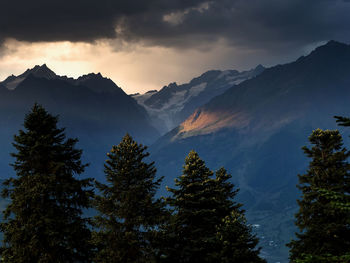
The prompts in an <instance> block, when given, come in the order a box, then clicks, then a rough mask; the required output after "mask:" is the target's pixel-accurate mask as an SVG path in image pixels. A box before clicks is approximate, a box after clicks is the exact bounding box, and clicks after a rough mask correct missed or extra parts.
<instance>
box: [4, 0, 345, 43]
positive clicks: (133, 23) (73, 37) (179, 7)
mask: <svg viewBox="0 0 350 263" xmlns="http://www.w3.org/2000/svg"><path fill="white" fill-rule="evenodd" d="M349 13H350V2H349V0H307V1H305V0H214V1H200V0H171V1H164V0H138V1H136V0H134V1H132V0H129V1H126V0H125V1H120V0H119V1H117V0H100V1H92V0H75V1H74V0H73V1H72V0H69V1H68V0H60V1H57V0H51V1H48V0H45V1H44V0H35V1H33V0H32V1H30V0H5V2H2V3H1V8H0V42H1V40H3V39H6V38H15V39H17V40H24V41H31V42H35V41H57V40H69V41H87V42H91V41H94V40H98V39H101V38H110V39H120V40H126V41H142V42H143V43H148V44H149V45H160V46H172V47H196V46H200V45H203V44H205V43H211V42H215V41H217V40H219V39H224V40H226V41H227V42H228V43H230V44H232V45H235V46H245V47H248V48H259V47H261V48H266V47H270V48H271V47H274V48H276V47H279V46H284V47H286V46H288V45H295V44H296V45H303V44H306V43H312V42H317V41H322V40H327V39H338V40H343V41H349V40H350V38H349V36H350V34H349V33H350V32H349V31H350V16H349V15H348V14H349ZM116 29H117V30H116Z"/></svg>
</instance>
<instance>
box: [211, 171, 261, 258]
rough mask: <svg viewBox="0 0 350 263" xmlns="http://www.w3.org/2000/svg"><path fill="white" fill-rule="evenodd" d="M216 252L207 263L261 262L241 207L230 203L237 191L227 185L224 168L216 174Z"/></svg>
mask: <svg viewBox="0 0 350 263" xmlns="http://www.w3.org/2000/svg"><path fill="white" fill-rule="evenodd" d="M215 179H216V185H217V186H216V189H217V190H216V198H215V199H216V200H217V205H216V211H217V216H218V219H217V220H218V221H219V220H221V222H218V223H217V225H216V230H217V232H216V249H215V251H214V253H213V254H212V255H211V262H222V263H234V262H246V263H253V262H265V260H263V259H262V258H260V257H259V253H260V248H257V245H258V242H259V240H258V238H257V237H256V236H255V235H253V234H252V229H251V227H250V226H249V225H248V224H247V220H246V218H245V215H244V213H245V211H244V210H243V209H241V207H242V204H240V203H237V202H235V201H234V198H235V196H236V195H237V193H238V191H239V189H236V190H234V185H233V184H232V183H231V182H229V180H230V179H231V175H230V174H228V173H227V171H226V170H225V169H224V168H220V169H219V170H218V171H217V172H216V178H215Z"/></svg>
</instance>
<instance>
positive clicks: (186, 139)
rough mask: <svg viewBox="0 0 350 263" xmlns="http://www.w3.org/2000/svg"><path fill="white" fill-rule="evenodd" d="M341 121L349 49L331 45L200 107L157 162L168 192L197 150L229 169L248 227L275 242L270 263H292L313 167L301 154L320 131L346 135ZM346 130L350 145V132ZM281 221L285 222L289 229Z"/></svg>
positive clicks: (347, 110)
mask: <svg viewBox="0 0 350 263" xmlns="http://www.w3.org/2000/svg"><path fill="white" fill-rule="evenodd" d="M334 115H344V116H350V46H349V45H346V44H342V43H338V42H335V41H330V42H329V43H327V44H326V45H324V46H321V47H319V48H317V49H316V50H314V51H313V52H311V53H310V54H309V55H308V56H305V57H301V58H299V59H298V60H296V61H295V62H293V63H289V64H285V65H278V66H275V67H272V68H268V69H265V70H264V72H262V73H261V74H260V75H258V76H256V77H254V78H251V79H249V80H246V81H244V82H242V83H240V84H238V85H236V86H234V87H232V88H230V89H228V90H227V91H226V92H224V93H223V94H222V95H219V96H217V97H215V98H213V99H212V100H211V101H210V102H208V103H207V104H205V105H204V106H201V107H199V108H198V109H196V110H195V111H194V112H193V113H192V115H190V117H188V118H187V119H186V120H185V121H184V122H182V123H181V124H180V125H179V126H178V127H177V128H175V129H173V130H172V131H170V132H169V133H167V134H165V135H164V136H163V137H162V138H160V139H159V140H158V141H157V142H156V143H155V144H154V145H153V146H152V156H154V159H155V161H156V163H157V165H158V171H159V173H160V175H165V176H166V182H165V184H167V185H173V179H174V178H175V177H177V176H179V175H180V174H181V167H182V164H183V160H184V157H185V156H186V155H187V153H188V152H189V151H190V150H191V149H195V150H196V151H197V152H198V153H199V155H200V156H201V157H202V158H203V159H204V160H206V162H207V165H208V166H209V167H211V168H212V169H218V168H219V167H220V166H224V167H225V168H227V169H228V170H229V171H230V172H231V173H232V175H233V180H234V182H235V183H236V184H237V185H238V187H239V188H241V191H240V194H239V197H240V198H241V201H242V202H243V203H244V204H245V208H246V209H247V210H248V211H249V213H250V218H249V219H250V220H252V221H253V222H252V223H258V224H259V225H261V229H265V230H266V231H265V233H264V236H265V238H266V239H267V238H271V239H270V241H273V242H272V243H271V242H270V243H267V244H266V246H265V245H264V251H265V252H266V253H267V256H268V257H270V259H271V258H273V257H275V258H276V257H277V258H276V261H280V262H287V255H286V251H287V249H286V248H284V244H285V243H287V242H288V241H289V240H290V238H291V235H292V233H293V231H292V230H293V217H292V216H293V212H294V211H295V207H296V199H297V198H298V193H297V189H296V187H295V185H296V183H297V174H298V173H303V172H304V171H305V169H306V167H307V163H308V161H309V160H308V159H307V158H306V157H305V156H304V154H303V152H302V150H301V147H302V146H303V145H307V144H308V140H307V138H308V136H309V135H310V134H311V132H312V130H313V129H316V128H323V129H335V128H338V129H339V128H340V127H337V126H336V123H335V120H334V118H333V116H334ZM340 129H341V128H340ZM341 130H342V131H343V134H344V140H345V141H348V136H347V133H349V131H348V130H347V129H345V128H344V129H341ZM348 146H349V144H348ZM293 209H294V210H293ZM262 215H266V216H265V218H264V216H262ZM275 218H285V220H283V224H284V225H283V226H282V223H281V222H282V221H281V222H277V221H276V220H275ZM271 222H273V224H271ZM288 231H289V232H288ZM268 233H275V234H274V235H275V236H274V237H272V236H271V234H268ZM277 233H278V234H277ZM269 235H270V236H269ZM269 244H273V246H271V245H269ZM276 244H278V245H276ZM275 245H276V246H275ZM269 249H270V250H269ZM273 249H275V250H273ZM278 253H280V254H278ZM276 255H277V256H276ZM276 261H273V262H276Z"/></svg>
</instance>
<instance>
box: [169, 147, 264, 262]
mask: <svg viewBox="0 0 350 263" xmlns="http://www.w3.org/2000/svg"><path fill="white" fill-rule="evenodd" d="M230 178H231V175H229V174H227V172H226V170H225V169H223V168H222V169H220V170H219V171H217V172H216V178H214V177H213V172H212V171H210V170H209V169H208V168H207V167H206V166H205V163H204V161H203V160H201V159H200V158H199V156H198V154H197V153H196V152H195V151H191V152H190V153H189V155H188V156H187V157H186V159H185V165H184V169H183V175H181V176H180V177H179V178H178V179H176V180H175V185H176V186H177V189H172V188H168V191H170V192H171V193H172V196H171V197H169V198H167V203H168V205H169V206H170V207H171V208H172V209H173V216H172V217H171V218H170V220H169V223H168V225H167V226H166V229H165V233H166V234H165V237H166V238H165V244H166V248H165V249H164V250H163V252H164V255H163V256H164V257H163V261H164V262H194V263H195V262H240V261H237V260H238V259H239V258H237V257H236V256H237V255H238V254H239V253H240V252H239V250H240V249H241V248H244V249H246V250H243V249H242V251H243V253H244V254H245V256H247V255H248V254H249V257H247V259H248V258H249V260H248V261H246V262H264V261H263V260H261V259H260V258H259V256H258V254H259V249H257V250H255V249H254V248H255V245H256V243H257V239H256V238H255V237H254V236H253V235H252V234H251V232H250V229H249V227H248V226H246V225H245V221H244V220H236V219H241V218H244V211H243V210H241V209H240V208H241V206H242V205H241V204H238V203H236V202H235V201H234V200H233V198H234V197H235V196H236V194H237V192H238V190H234V185H233V184H232V183H230V182H229V181H228V180H229V179H230ZM237 229H239V230H240V232H236V231H235V230H237ZM242 230H243V231H242ZM226 231H229V235H226V233H224V232H226ZM238 235H241V236H238ZM242 236H244V237H242ZM244 242H248V243H250V244H252V245H250V244H248V243H244ZM241 258H244V256H243V257H241Z"/></svg>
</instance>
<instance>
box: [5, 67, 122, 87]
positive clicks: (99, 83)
mask: <svg viewBox="0 0 350 263" xmlns="http://www.w3.org/2000/svg"><path fill="white" fill-rule="evenodd" d="M29 76H33V77H36V78H44V79H47V80H55V79H57V80H62V81H66V82H69V83H70V84H73V85H82V86H86V87H88V88H89V89H92V90H93V91H95V92H107V93H108V92H115V91H118V92H120V91H121V89H120V88H119V87H118V86H117V85H116V84H115V83H114V82H113V81H112V80H110V79H109V78H105V77H103V76H102V74H101V73H100V72H99V73H97V74H96V73H89V74H86V75H83V76H81V77H79V78H77V79H74V78H68V77H67V76H59V75H57V74H56V73H55V72H53V71H52V70H51V69H50V68H49V67H48V66H47V65H46V64H43V65H41V66H40V65H36V66H34V67H33V68H31V69H27V70H26V71H25V72H24V73H22V74H20V75H18V76H15V75H11V76H9V77H7V78H6V79H5V80H4V81H2V82H0V86H2V87H5V88H7V89H9V90H14V89H16V88H17V86H18V85H19V84H21V83H22V82H23V81H24V80H25V79H27V78H28V77H29Z"/></svg>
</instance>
